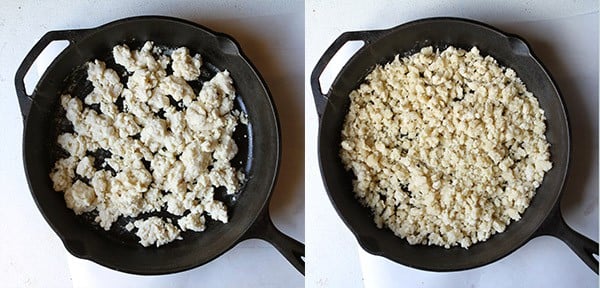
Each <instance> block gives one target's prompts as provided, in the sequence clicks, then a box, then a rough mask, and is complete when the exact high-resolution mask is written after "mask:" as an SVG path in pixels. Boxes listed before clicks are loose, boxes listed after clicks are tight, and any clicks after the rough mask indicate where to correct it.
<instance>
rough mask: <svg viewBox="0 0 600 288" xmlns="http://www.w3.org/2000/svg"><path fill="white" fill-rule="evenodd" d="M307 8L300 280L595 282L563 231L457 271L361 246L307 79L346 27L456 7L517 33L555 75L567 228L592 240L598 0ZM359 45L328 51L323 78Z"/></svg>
mask: <svg viewBox="0 0 600 288" xmlns="http://www.w3.org/2000/svg"><path fill="white" fill-rule="evenodd" d="M305 10H306V59H305V61H306V62H305V63H306V64H305V66H306V72H305V80H306V81H305V85H306V86H305V91H306V99H305V100H306V104H305V105H306V107H307V108H306V144H305V146H306V179H307V180H306V183H307V186H306V194H307V195H306V201H307V202H308V203H309V205H308V211H307V212H306V219H307V223H309V224H308V225H309V226H308V227H307V234H306V237H307V238H306V239H307V243H308V246H307V258H308V259H309V260H308V261H309V264H310V265H309V266H308V270H307V271H308V272H307V273H308V275H309V276H308V277H307V279H306V286H307V287H378V288H379V287H598V276H597V275H596V274H595V273H594V272H592V270H590V269H589V268H588V267H587V266H586V265H585V264H584V263H583V262H582V261H581V260H580V259H579V258H578V257H577V256H576V255H575V254H574V253H573V252H572V251H571V250H570V249H569V248H568V247H567V246H566V245H565V244H563V243H562V242H561V241H560V240H558V239H556V238H552V237H547V236H545V237H539V238H536V239H534V240H532V241H530V242H529V243H528V244H526V245H525V246H523V247H522V248H520V249H518V250H517V251H516V252H514V253H512V254H511V255H509V256H508V257H506V258H504V259H502V260H500V261H497V262H495V263H493V264H490V265H487V266H484V267H481V268H477V269H473V270H468V271H463V272H451V273H434V272H424V271H420V270H415V269H411V268H408V267H405V266H402V265H399V264H396V263H393V262H391V261H388V260H386V259H385V258H382V257H378V256H373V255H370V254H368V253H366V252H364V251H363V250H362V249H361V248H360V247H359V246H358V244H357V242H356V240H355V238H354V237H353V235H352V234H351V233H350V232H349V230H348V229H347V228H346V226H345V225H344V224H343V223H342V221H341V220H340V219H339V217H338V216H337V214H336V213H335V211H334V209H333V207H332V206H331V204H330V202H329V199H328V198H327V195H326V192H325V191H324V188H323V185H322V183H321V181H320V173H319V168H318V160H317V151H316V139H317V132H318V131H317V129H318V119H317V115H316V112H315V109H314V102H313V97H312V94H311V92H310V87H309V84H308V79H309V75H310V73H311V71H312V69H313V67H314V65H315V64H316V62H317V60H318V59H319V57H320V56H321V55H322V54H323V53H324V51H325V49H326V48H327V47H328V46H329V45H330V44H331V43H332V42H333V41H334V40H335V39H336V38H337V37H338V36H339V35H340V34H341V33H343V32H345V31H356V30H370V29H384V28H390V27H394V26H396V25H399V24H402V23H405V22H408V21H411V20H416V19H419V18H425V17H433V16H455V17H466V18H471V19H476V20H480V21H484V22H487V23H489V24H492V25H494V26H497V27H498V28H500V29H503V30H505V31H507V32H510V33H515V34H519V35H521V36H522V37H524V38H525V39H526V40H527V41H528V42H529V43H530V44H531V45H532V47H533V51H534V52H535V53H536V54H537V55H538V56H539V58H540V59H541V60H542V62H543V63H544V64H545V65H546V66H547V68H548V69H549V70H550V71H551V73H552V74H553V75H554V77H555V80H556V82H557V83H558V86H559V87H560V89H561V91H562V93H563V96H564V98H565V101H566V105H567V108H568V110H569V112H570V120H571V128H572V134H573V165H572V167H571V171H570V172H571V174H570V178H569V180H568V183H567V187H568V188H567V191H566V193H565V195H564V200H563V203H562V211H563V214H564V216H565V219H566V222H567V223H568V224H569V225H570V226H571V227H573V228H574V229H575V230H577V231H579V232H581V233H582V234H584V235H586V236H588V237H590V238H592V239H594V240H595V241H598V2H597V1H587V2H581V1H580V2H575V1H569V2H567V1H489V0H488V1H433V0H427V1H352V2H350V1H308V2H307V4H306V7H305ZM359 44H360V43H358V44H357V43H354V44H352V45H348V46H347V47H346V48H343V49H342V50H341V51H340V52H339V53H338V54H337V55H336V57H334V60H333V61H332V63H331V64H330V66H329V67H328V68H327V70H326V71H325V73H324V75H323V76H322V78H321V80H322V82H323V84H325V85H329V84H328V83H331V81H332V80H333V78H334V77H335V75H337V72H338V71H339V69H340V68H341V67H342V65H343V64H344V63H345V62H346V60H347V59H348V58H349V57H350V56H351V55H352V54H353V51H355V50H356V49H357V47H359V46H360V45H359ZM353 49H354V50H353ZM326 87H328V86H326Z"/></svg>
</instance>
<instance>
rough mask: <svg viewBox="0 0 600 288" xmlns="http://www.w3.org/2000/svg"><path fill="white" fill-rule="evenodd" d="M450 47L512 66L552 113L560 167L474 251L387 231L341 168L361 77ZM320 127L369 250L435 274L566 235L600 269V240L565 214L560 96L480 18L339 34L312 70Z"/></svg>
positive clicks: (348, 210) (333, 180)
mask: <svg viewBox="0 0 600 288" xmlns="http://www.w3.org/2000/svg"><path fill="white" fill-rule="evenodd" d="M348 41H363V42H364V46H363V47H362V48H361V49H360V50H359V51H357V52H356V54H354V55H353V56H352V58H351V59H350V60H349V61H348V62H347V63H346V65H345V66H344V67H343V68H342V70H341V71H340V72H339V74H338V75H337V78H336V79H335V81H334V82H333V84H332V86H331V88H330V89H329V91H328V93H327V94H326V95H323V94H322V93H321V90H320V84H319V77H320V76H321V73H322V72H323V70H324V69H325V67H326V66H327V64H328V63H329V61H330V60H331V58H332V57H333V55H334V54H335V53H336V52H337V51H338V50H339V49H340V48H341V47H342V46H343V45H344V44H345V43H346V42H348ZM429 45H433V46H434V47H436V48H440V49H445V48H446V47H447V46H448V45H453V46H455V47H460V48H463V49H466V50H469V49H470V48H471V47H472V46H477V47H478V48H479V50H480V51H481V53H482V55H491V56H492V57H494V58H496V59H497V60H498V62H499V63H500V64H501V65H503V66H508V67H511V68H513V69H514V70H515V71H516V72H517V74H518V75H519V77H520V78H521V79H522V80H523V81H524V83H525V84H526V85H527V87H528V89H529V90H530V91H531V92H533V94H534V95H536V97H537V98H538V100H539V104H540V106H541V107H542V109H544V111H545V115H546V117H547V123H546V124H547V130H546V137H547V139H548V141H549V142H550V144H551V147H550V153H551V160H552V162H553V165H554V167H553V168H552V169H551V170H550V171H548V173H547V174H546V176H545V177H544V181H543V183H542V185H541V186H540V187H539V188H538V190H537V194H536V196H535V197H534V198H533V199H532V201H531V205H530V206H529V208H528V209H527V210H526V211H525V213H524V214H523V215H522V216H523V217H522V219H521V220H520V221H518V222H513V223H512V224H510V225H509V226H508V227H507V229H506V231H505V232H503V233H500V234H496V235H494V236H492V237H491V238H490V239H489V240H487V241H485V242H482V243H478V244H475V245H473V246H471V247H470V248H469V249H468V250H466V249H463V248H458V247H456V248H451V249H444V248H441V247H438V246H426V245H414V246H413V245H409V244H408V242H407V241H406V240H404V239H401V238H399V237H396V236H394V234H393V233H392V232H391V231H390V230H389V229H378V228H377V227H376V226H375V224H374V222H373V217H372V214H371V212H370V210H369V209H368V208H365V207H363V206H361V205H360V204H359V202H358V201H357V200H356V199H355V198H354V193H353V192H352V182H351V180H352V179H353V177H354V175H353V174H352V172H347V171H345V170H344V167H343V166H342V162H341V159H340V157H339V155H338V154H339V149H340V148H339V147H340V131H341V127H342V124H343V121H344V117H345V115H346V113H347V111H348V106H349V103H350V101H349V98H348V94H349V93H350V91H352V90H353V89H356V88H357V87H358V85H359V84H360V83H361V82H362V81H363V79H364V77H365V76H366V75H367V74H368V73H369V72H370V71H371V70H372V69H373V68H374V66H375V65H376V64H384V63H387V62H389V61H391V60H393V57H394V55H396V54H401V55H404V56H408V55H410V54H413V53H415V52H418V51H419V49H420V48H422V47H425V46H429ZM310 81H311V86H312V92H313V95H314V98H315V103H316V107H317V113H318V114H319V117H320V125H319V140H318V151H319V162H320V167H321V174H322V177H323V182H324V184H325V188H326V190H327V192H328V194H329V199H330V200H331V202H332V203H333V206H334V207H335V209H336V210H337V212H338V214H339V216H340V217H341V218H342V220H343V221H344V222H345V223H346V225H347V226H348V228H350V230H351V231H352V232H353V233H354V235H355V237H356V238H357V240H358V242H359V243H360V245H361V246H362V247H363V249H365V250H366V251H367V252H369V253H372V254H375V255H380V256H383V257H386V258H388V259H390V260H392V261H395V262H397V263H401V264H404V265H407V266H410V267H414V268H418V269H423V270H430V271H456V270H463V269H469V268H474V267H478V266H482V265H485V264H488V263H491V262H494V261H496V260H498V259H500V258H502V257H504V256H506V255H508V254H510V253H511V252H512V251H514V250H516V249H517V248H519V247H521V246H522V245H523V244H525V243H527V241H529V240H530V239H533V238H535V237H538V236H541V235H552V236H555V237H558V238H560V239H561V240H563V241H564V242H565V243H566V244H567V245H568V246H569V247H571V249H573V251H575V253H577V255H578V256H579V257H580V258H581V259H582V260H583V261H584V262H585V263H586V264H587V265H588V266H589V267H590V268H591V269H592V270H594V271H595V272H596V273H598V261H597V260H596V259H595V258H594V257H593V256H592V254H598V243H596V242H594V241H592V240H590V239H588V238H587V237H585V236H583V235H581V234H579V233H577V232H575V231H574V230H572V229H571V228H570V227H569V226H568V225H567V224H566V223H565V222H564V220H563V217H562V215H561V212H560V205H559V204H560V196H561V192H562V190H563V188H564V183H565V179H566V177H567V171H568V168H569V160H570V150H571V146H570V145H571V142H570V134H569V133H570V132H569V122H568V118H567V113H566V110H565V107H564V105H563V100H562V98H561V95H560V93H559V91H558V89H557V87H556V85H554V82H553V81H552V78H551V77H550V75H549V74H548V73H547V72H546V70H545V69H544V67H543V66H542V64H541V63H540V62H539V61H538V59H537V58H536V57H535V56H534V55H533V53H532V52H531V50H530V48H529V46H528V45H527V43H525V41H523V40H522V39H521V38H519V37H517V36H515V35H509V34H506V33H503V32H501V31H499V30H497V29H495V28H493V27H490V26H488V25H486V24H483V23H478V22H475V21H470V20H465V19H456V18H430V19H424V20H418V21H414V22H410V23H406V24H403V25H400V26H397V27H394V28H391V29H387V30H375V31H358V32H346V33H344V34H342V35H340V36H339V37H338V38H337V39H336V40H335V41H334V42H333V44H332V45H331V46H330V47H329V48H328V49H327V50H326V51H325V54H324V55H323V56H322V57H321V59H320V60H319V61H318V62H317V65H316V66H315V68H314V70H313V72H312V75H311V79H310Z"/></svg>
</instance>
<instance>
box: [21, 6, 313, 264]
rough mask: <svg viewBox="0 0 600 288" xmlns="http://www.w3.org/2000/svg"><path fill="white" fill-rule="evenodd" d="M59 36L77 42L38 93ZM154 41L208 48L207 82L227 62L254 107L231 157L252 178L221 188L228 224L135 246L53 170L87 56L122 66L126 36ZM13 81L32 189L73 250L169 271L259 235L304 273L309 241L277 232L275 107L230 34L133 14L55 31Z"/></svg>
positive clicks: (84, 84) (245, 104)
mask: <svg viewBox="0 0 600 288" xmlns="http://www.w3.org/2000/svg"><path fill="white" fill-rule="evenodd" d="M57 40H67V41H69V46H68V47H67V48H66V49H65V50H64V51H63V52H61V53H60V55H59V56H58V57H57V58H56V59H55V60H54V61H53V62H52V63H51V64H50V66H49V67H48V69H47V70H46V72H45V73H44V75H42V77H41V78H40V80H39V82H38V84H37V86H36V88H35V90H34V91H33V93H32V94H31V95H27V93H26V91H25V87H24V84H23V78H24V76H25V74H26V73H27V71H28V70H29V68H30V67H31V65H32V64H33V61H34V60H35V59H36V58H37V57H38V56H39V54H40V53H41V52H42V50H43V49H44V48H45V47H46V46H47V45H48V44H49V43H50V42H52V41H57ZM146 40H152V41H154V42H155V44H156V45H157V46H160V47H163V48H176V47H180V46H186V47H188V48H189V49H190V51H191V53H201V55H202V57H203V60H204V63H205V65H204V68H202V75H201V77H200V78H201V80H207V79H210V77H212V75H214V74H215V73H216V72H217V69H219V70H225V69H227V70H229V72H230V73H231V75H232V78H233V79H234V85H235V86H236V90H237V95H236V96H237V97H236V103H235V107H236V108H237V109H240V110H243V111H244V112H245V113H247V115H248V122H249V124H248V125H239V126H238V128H237V129H236V132H235V133H234V139H235V140H236V143H237V144H238V146H239V152H238V155H237V156H236V158H235V159H234V160H232V162H235V163H233V164H234V165H236V166H238V167H239V168H240V169H243V171H244V173H245V174H246V178H247V182H246V183H245V184H244V185H243V187H242V189H241V190H242V191H241V192H240V193H236V194H235V195H233V196H226V195H224V194H225V193H216V194H217V196H218V197H220V198H221V200H223V201H225V202H227V203H228V204H229V206H230V209H229V223H228V224H222V223H220V222H214V221H209V222H208V224H207V229H206V231H204V232H202V233H187V232H184V234H183V237H184V240H180V241H175V242H173V243H170V244H167V245H164V246H161V247H160V248H153V247H149V248H143V247H142V246H141V245H139V244H137V243H136V241H137V240H136V238H135V237H133V236H131V234H130V233H125V230H124V225H125V223H126V221H124V220H123V219H121V220H120V221H119V222H116V223H115V224H113V226H112V228H111V230H110V231H104V230H102V229H101V228H99V227H98V225H96V224H95V223H93V221H92V219H93V216H94V215H84V216H83V217H79V216H76V215H75V214H74V213H73V211H71V210H69V209H67V208H66V206H65V203H64V200H63V197H62V193H57V192H55V191H54V190H53V189H52V184H51V181H50V178H49V176H48V173H49V172H50V169H51V167H52V165H53V162H54V160H55V159H56V158H57V157H59V156H60V153H59V152H57V151H58V150H59V149H57V148H56V147H55V145H54V144H53V143H55V139H56V134H57V133H60V132H62V131H65V130H68V129H69V128H68V125H64V123H63V122H62V120H61V112H60V111H61V109H60V108H59V105H58V101H57V99H58V98H59V97H58V96H59V95H60V93H64V92H68V93H71V94H72V95H76V96H78V97H83V96H85V95H87V93H89V92H90V91H91V86H90V83H89V81H86V72H85V63H86V62H87V61H90V60H93V59H100V60H103V61H105V62H106V63H107V65H108V66H110V67H111V68H117V65H114V60H113V59H112V56H111V55H110V54H111V53H110V51H111V49H112V47H113V46H115V45H117V44H124V43H125V44H127V45H129V46H130V47H131V48H138V47H139V46H141V45H142V44H143V43H144V42H145V41H146ZM118 72H122V71H118ZM201 82H202V81H198V82H197V83H192V86H193V88H194V89H196V90H199V88H200V87H201ZM15 86H16V91H17V96H18V99H19V104H20V107H21V112H22V114H23V118H24V135H23V158H24V166H25V173H26V176H27V180H28V182H29V187H30V190H31V193H32V196H33V198H34V199H35V202H36V204H37V206H38V208H39V210H40V211H41V213H42V215H43V216H44V218H45V219H46V221H47V222H48V223H49V224H50V226H51V227H52V229H53V230H54V231H55V232H56V234H57V235H58V236H59V237H60V238H61V240H62V241H63V243H64V245H65V247H66V248H67V250H68V251H69V252H70V253H71V254H73V255H74V256H77V257H79V258H84V259H89V260H92V261H94V262H96V263H99V264H101V265H103V266H106V267H109V268H112V269H115V270H119V271H123V272H128V273H135V274H164V273H172V272H178V271H183V270H186V269H190V268H193V267H197V266H200V265H202V264H205V263H207V262H209V261H211V260H212V259H214V258H216V257H218V256H219V255H221V254H223V253H224V252H226V251H227V250H229V249H231V248H232V247H234V246H235V245H236V244H238V243H239V242H241V241H243V240H245V239H250V238H260V239H263V240H266V241H268V242H270V243H271V244H272V245H273V246H275V247H276V248H277V249H278V250H279V251H280V252H281V254H283V256H284V257H285V258H287V260H288V261H289V262H290V263H291V264H292V265H294V267H296V269H298V270H299V271H300V272H301V273H302V274H304V260H303V259H302V257H303V256H304V244H302V243H300V242H298V241H296V240H294V239H292V238H290V237H288V236H286V235H284V234H283V233H281V232H280V231H279V230H277V228H275V226H274V225H273V222H272V221H271V218H270V216H269V211H268V204H269V198H270V196H271V191H272V189H273V186H274V184H275V181H276V177H277V172H278V168H279V161H280V153H281V146H280V145H281V142H280V134H279V123H278V118H277V113H276V110H275V107H274V106H273V102H272V100H271V95H270V93H269V91H268V89H267V87H266V85H265V83H264V81H263V79H262V78H261V76H260V75H259V74H258V72H257V71H256V69H255V68H254V67H253V66H252V64H251V63H250V61H248V60H247V58H246V56H244V54H243V53H242V52H241V51H240V48H239V45H238V44H237V43H236V42H235V41H234V40H233V39H232V38H231V37H229V36H228V35H225V34H221V33H216V32H213V31H211V30H209V29H207V28H205V27H202V26H200V25H197V24H195V23H192V22H188V21H184V20H180V19H175V18H170V17H162V16H142V17H134V18H127V19H122V20H118V21H115V22H111V23H108V24H106V25H103V26H100V27H97V28H93V29H83V30H69V31H51V32H48V33H47V34H45V35H44V36H43V37H42V38H41V39H40V40H39V41H38V43H36V44H35V46H34V47H33V48H32V49H31V51H30V52H29V53H28V54H27V56H26V57H25V59H24V60H23V63H22V64H21V66H20V67H19V69H18V70H17V73H16V77H15ZM65 127H66V128H65ZM217 196H216V197H217ZM265 269H268V268H265Z"/></svg>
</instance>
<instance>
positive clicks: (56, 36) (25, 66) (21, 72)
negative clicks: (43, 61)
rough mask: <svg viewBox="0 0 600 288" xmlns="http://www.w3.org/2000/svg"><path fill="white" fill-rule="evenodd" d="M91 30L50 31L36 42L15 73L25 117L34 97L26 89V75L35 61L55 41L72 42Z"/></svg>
mask: <svg viewBox="0 0 600 288" xmlns="http://www.w3.org/2000/svg"><path fill="white" fill-rule="evenodd" d="M87 31H89V29H81V30H63V31H50V32H48V33H46V34H44V36H42V38H41V39H40V40H39V41H38V42H37V43H35V45H34V46H33V48H31V50H30V51H29V53H27V55H26V56H25V59H23V62H21V65H20V66H19V68H18V69H17V73H16V75H15V89H16V90H17V98H18V99H19V107H20V108H21V115H22V116H23V119H25V118H26V117H27V115H28V114H29V109H30V108H31V103H32V102H33V99H32V98H31V95H28V94H27V92H26V91H25V83H24V81H23V80H24V79H25V75H26V74H27V72H28V71H29V69H30V68H31V65H33V62H34V61H35V60H36V59H37V58H38V57H39V56H40V54H41V53H42V51H44V49H45V48H46V46H48V44H50V43H51V42H53V41H58V40H67V41H69V43H70V44H73V43H75V42H77V40H79V39H80V38H81V37H82V36H83V35H84V34H85V32H87Z"/></svg>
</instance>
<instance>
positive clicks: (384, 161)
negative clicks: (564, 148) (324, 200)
mask: <svg viewBox="0 0 600 288" xmlns="http://www.w3.org/2000/svg"><path fill="white" fill-rule="evenodd" d="M365 80H366V81H365V82H364V83H363V84H361V85H360V87H359V88H358V89H356V90H354V91H352V92H351V93H350V95H349V97H350V101H351V104H350V108H349V112H348V114H347V115H346V118H345V121H344V126H343V129H342V133H341V136H342V142H341V150H340V156H341V158H342V162H343V164H344V166H345V168H346V169H348V170H352V172H354V175H355V176H356V179H355V180H354V181H353V187H354V193H355V195H356V197H357V198H358V199H359V200H360V202H361V203H362V204H363V205H365V206H368V207H369V208H370V209H371V210H372V212H373V214H374V221H375V223H376V225H377V226H378V227H379V228H383V227H387V228H389V229H391V230H392V231H393V232H394V233H395V234H396V235H397V236H399V237H401V238H405V239H406V240H407V241H408V243H410V244H426V245H439V246H444V247H445V248H450V247H452V246H457V245H460V246H461V247H464V248H467V247H469V246H470V245H472V244H474V243H477V242H480V241H485V240H487V239H488V238H489V237H490V236H491V235H493V234H495V233H501V232H503V231H504V230H505V229H506V226H507V225H509V224H510V222H511V221H518V220H519V219H520V218H521V214H522V213H523V212H524V211H525V209H526V208H527V207H528V206H529V202H530V200H531V198H532V197H533V196H534V194H535V190H536V188H537V187H538V186H539V185H540V183H541V182H542V180H543V177H544V174H545V172H546V171H548V170H550V169H551V168H552V163H551V162H550V161H549V158H550V154H549V152H548V148H549V144H548V142H547V140H546V136H545V134H544V133H545V130H546V126H545V124H544V121H545V116H544V111H543V110H542V109H541V108H540V107H539V104H538V101H537V99H536V98H535V97H534V95H533V94H532V93H530V92H529V91H527V89H526V87H525V85H524V84H523V83H522V82H521V80H520V79H519V78H518V77H517V75H516V73H515V72H514V71H513V70H512V69H510V68H505V67H501V66H499V65H498V63H497V62H496V60H495V59H493V58H492V57H490V56H486V57H482V56H481V55H480V54H479V51H478V49H477V48H476V47H473V48H472V49H471V51H469V52H467V51H465V50H462V49H456V48H454V47H449V48H447V49H446V50H445V51H443V52H441V53H440V52H439V51H434V50H433V48H432V47H426V48H423V49H421V51H420V52H419V53H416V54H414V55H412V56H409V57H406V58H400V57H399V56H398V55H397V56H396V57H395V59H394V60H393V61H392V62H390V63H388V64H386V65H385V66H380V65H378V66H377V67H375V69H374V70H373V71H372V72H371V73H370V74H369V75H368V76H367V77H366V79H365Z"/></svg>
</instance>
